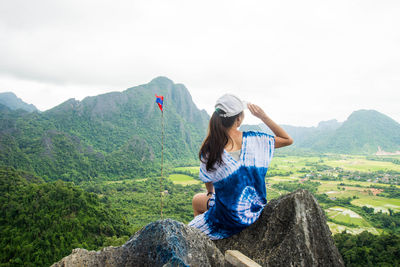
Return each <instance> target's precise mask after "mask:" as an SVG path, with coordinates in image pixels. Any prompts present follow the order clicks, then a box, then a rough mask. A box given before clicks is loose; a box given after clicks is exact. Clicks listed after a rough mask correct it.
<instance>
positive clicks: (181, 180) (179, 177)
mask: <svg viewBox="0 0 400 267" xmlns="http://www.w3.org/2000/svg"><path fill="white" fill-rule="evenodd" d="M168 179H170V180H171V181H172V182H173V183H174V184H181V185H190V184H200V183H201V181H199V180H196V179H193V177H190V176H188V175H185V174H177V173H174V174H171V175H170V176H168Z"/></svg>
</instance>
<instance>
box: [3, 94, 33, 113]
mask: <svg viewBox="0 0 400 267" xmlns="http://www.w3.org/2000/svg"><path fill="white" fill-rule="evenodd" d="M0 104H2V105H4V106H6V107H8V108H9V109H11V110H16V109H22V110H25V111H28V112H34V111H39V110H38V109H37V108H36V107H35V106H34V105H33V104H28V103H26V102H24V101H23V100H22V99H21V98H19V97H17V96H16V95H15V94H14V93H13V92H4V93H0Z"/></svg>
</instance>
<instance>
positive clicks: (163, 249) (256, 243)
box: [53, 190, 344, 267]
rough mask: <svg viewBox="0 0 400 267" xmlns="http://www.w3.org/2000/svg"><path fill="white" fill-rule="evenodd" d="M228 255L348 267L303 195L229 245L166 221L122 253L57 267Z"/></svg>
mask: <svg viewBox="0 0 400 267" xmlns="http://www.w3.org/2000/svg"><path fill="white" fill-rule="evenodd" d="M217 247H218V248H217ZM226 250H239V251H240V252H242V253H243V254H245V255H246V256H248V257H249V258H251V259H253V260H254V261H256V262H257V263H259V264H260V265H262V266H307V267H308V266H344V264H343V260H342V257H341V256H340V254H339V252H338V250H337V248H336V247H335V244H334V242H333V240H332V237H331V232H330V230H329V228H328V226H327V224H326V219H325V214H324V212H323V210H322V209H321V207H320V206H319V205H318V203H317V201H316V200H315V198H314V197H313V196H312V195H311V194H310V193H309V192H308V191H305V190H298V191H295V192H293V193H291V194H288V195H285V196H282V197H281V198H279V199H276V200H271V201H270V202H269V203H268V205H267V206H266V207H265V208H264V210H263V213H262V215H261V217H260V218H259V219H258V220H257V221H256V222H255V223H254V224H253V225H251V226H250V227H248V228H247V229H245V230H243V231H242V232H240V233H239V234H237V235H235V236H232V237H230V238H227V239H222V240H217V241H214V242H213V241H210V240H209V239H208V237H207V236H206V235H204V234H203V233H201V232H200V231H199V230H198V229H195V228H192V227H189V226H187V225H184V224H182V223H180V222H177V221H174V220H170V219H166V220H160V221H156V222H153V223H150V224H148V225H146V226H145V227H144V228H142V230H140V231H139V232H137V233H136V234H135V235H134V236H133V237H132V238H131V239H130V240H129V241H128V242H127V243H126V244H125V245H123V246H121V247H108V248H105V249H103V250H101V251H98V252H96V251H87V250H84V249H74V250H73V251H72V254H71V255H69V256H67V257H65V258H64V259H62V260H61V261H60V262H58V263H56V264H54V265H53V266H55V267H60V266H187V265H190V266H228V264H227V263H226V262H225V260H224V257H223V254H222V253H225V251H226ZM221 252H222V253H221Z"/></svg>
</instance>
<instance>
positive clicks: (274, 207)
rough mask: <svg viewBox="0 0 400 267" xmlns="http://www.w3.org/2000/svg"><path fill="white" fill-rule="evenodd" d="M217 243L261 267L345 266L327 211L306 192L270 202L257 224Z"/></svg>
mask: <svg viewBox="0 0 400 267" xmlns="http://www.w3.org/2000/svg"><path fill="white" fill-rule="evenodd" d="M214 243H215V244H216V245H217V247H218V248H219V249H220V250H221V251H222V252H225V251H226V250H229V249H235V250H239V251H241V252H242V253H243V254H245V255H246V256H248V257H249V258H251V259H253V260H254V261H256V262H257V263H259V264H260V265H262V266H344V263H343V259H342V257H341V255H340V253H339V251H338V249H337V248H336V246H335V244H334V242H333V239H332V237H331V231H330V230H329V227H328V225H327V224H326V218H325V214H324V211H323V210H322V209H321V207H320V206H319V204H318V202H317V201H316V199H315V198H314V197H313V196H312V195H311V194H310V193H309V192H308V191H306V190H297V191H295V192H293V193H291V194H288V195H284V196H282V197H280V198H279V199H273V200H271V201H270V202H269V203H268V205H267V206H266V207H265V208H264V210H263V212H262V214H261V216H260V218H259V219H258V220H257V221H256V222H255V223H254V224H252V225H251V226H250V227H248V228H246V229H245V230H243V231H242V232H240V233H239V234H237V235H235V236H232V237H230V238H227V239H222V240H217V241H214Z"/></svg>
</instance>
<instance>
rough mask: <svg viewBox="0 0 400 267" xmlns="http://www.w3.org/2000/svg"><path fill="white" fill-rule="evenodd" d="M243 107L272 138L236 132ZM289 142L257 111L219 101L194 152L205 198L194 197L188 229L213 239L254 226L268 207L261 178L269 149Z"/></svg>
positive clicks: (226, 98)
mask: <svg viewBox="0 0 400 267" xmlns="http://www.w3.org/2000/svg"><path fill="white" fill-rule="evenodd" d="M246 106H247V108H248V109H249V110H250V112H251V113H252V114H253V115H254V116H256V117H257V118H259V119H260V120H261V121H262V122H264V123H265V124H266V125H267V126H268V127H269V128H270V129H271V130H272V132H273V133H274V134H275V136H272V135H269V134H266V133H261V132H251V131H250V132H240V131H239V130H238V128H239V126H240V125H241V123H242V122H243V119H244V113H243V110H244V109H245V108H246ZM292 143H293V140H292V138H291V137H290V136H289V135H288V134H287V133H286V132H285V131H284V130H283V129H282V128H281V127H280V126H278V125H277V124H276V123H275V122H273V121H272V120H271V119H270V118H269V117H268V116H267V115H266V114H265V112H264V111H263V110H262V109H261V108H260V107H259V106H257V105H254V104H247V105H246V104H245V103H243V102H242V101H241V100H240V99H239V98H237V97H236V96H234V95H229V94H227V95H223V96H222V97H220V98H219V99H218V100H217V103H216V105H215V112H214V113H213V115H212V117H211V119H210V124H209V129H208V136H207V137H206V139H205V140H204V142H203V144H202V147H201V149H200V152H199V158H200V161H201V164H200V175H199V177H200V179H201V180H202V181H203V182H205V185H206V188H207V191H208V193H207V194H206V193H199V194H196V195H195V196H194V197H193V202H192V205H193V211H194V216H195V218H194V219H193V220H192V221H191V222H190V223H189V225H190V226H193V227H196V228H199V229H200V230H201V231H202V232H204V233H205V234H207V235H208V236H209V237H210V239H213V240H215V239H222V238H227V237H229V236H232V235H234V234H236V233H238V232H240V231H242V230H243V229H245V228H246V227H248V226H249V225H250V224H252V223H253V222H255V221H256V220H257V219H258V217H259V216H260V214H261V212H262V210H263V208H264V206H265V205H266V204H267V199H266V188H265V175H266V173H267V170H268V165H269V163H270V161H271V159H272V155H273V152H274V148H279V147H283V146H288V145H290V144H292Z"/></svg>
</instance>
